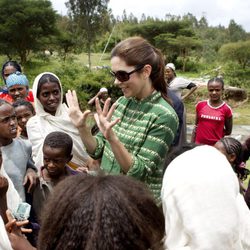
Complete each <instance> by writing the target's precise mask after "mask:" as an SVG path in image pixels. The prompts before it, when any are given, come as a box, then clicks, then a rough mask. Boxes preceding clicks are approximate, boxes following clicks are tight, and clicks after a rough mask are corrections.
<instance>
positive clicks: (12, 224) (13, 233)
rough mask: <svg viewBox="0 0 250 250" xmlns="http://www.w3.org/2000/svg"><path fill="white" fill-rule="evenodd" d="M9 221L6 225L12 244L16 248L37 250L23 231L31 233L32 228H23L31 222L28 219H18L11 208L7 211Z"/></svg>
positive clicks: (18, 249) (17, 249)
mask: <svg viewBox="0 0 250 250" xmlns="http://www.w3.org/2000/svg"><path fill="white" fill-rule="evenodd" d="M6 215H7V218H8V221H9V222H8V223H7V224H6V225H5V228H6V231H7V233H8V236H9V240H10V243H11V246H12V248H13V249H14V250H35V249H36V248H34V247H32V246H31V244H30V243H29V242H28V240H27V239H26V238H25V236H24V235H23V234H22V233H31V232H32V230H31V229H25V228H22V227H23V226H25V225H27V224H28V223H29V221H28V220H26V221H16V220H15V219H14V218H13V217H12V214H11V212H10V211H9V210H7V211H6Z"/></svg>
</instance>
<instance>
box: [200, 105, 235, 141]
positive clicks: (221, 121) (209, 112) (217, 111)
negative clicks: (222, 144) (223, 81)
mask: <svg viewBox="0 0 250 250" xmlns="http://www.w3.org/2000/svg"><path fill="white" fill-rule="evenodd" d="M232 115H233V114H232V110H231V108H230V107H229V106H228V105H227V104H226V103H225V102H223V103H222V104H221V105H220V106H218V107H212V106H211V105H210V104H209V102H208V101H201V102H199V103H198V104H197V105H196V116H197V119H198V123H197V128H196V137H195V143H197V144H207V145H214V144H215V143H216V142H217V141H218V140H220V139H221V138H223V137H224V135H225V134H224V128H225V120H226V119H227V118H230V117H232Z"/></svg>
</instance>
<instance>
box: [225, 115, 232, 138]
mask: <svg viewBox="0 0 250 250" xmlns="http://www.w3.org/2000/svg"><path fill="white" fill-rule="evenodd" d="M232 129H233V117H232V116H231V117H228V118H226V119H225V130H224V133H225V135H231V133H232Z"/></svg>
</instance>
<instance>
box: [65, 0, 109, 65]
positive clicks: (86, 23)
mask: <svg viewBox="0 0 250 250" xmlns="http://www.w3.org/2000/svg"><path fill="white" fill-rule="evenodd" d="M108 2H109V0H69V1H68V2H67V3H66V6H67V8H68V13H69V15H70V17H72V19H73V20H74V21H75V22H76V23H77V27H78V36H80V37H81V39H82V42H83V43H84V45H85V46H86V49H87V53H88V62H89V68H91V48H92V46H93V45H94V44H95V43H96V42H97V38H98V36H100V35H101V34H102V33H103V32H104V31H107V29H109V21H110V20H109V17H110V13H109V11H108V6H107V5H108Z"/></svg>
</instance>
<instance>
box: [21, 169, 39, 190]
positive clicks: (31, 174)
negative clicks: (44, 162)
mask: <svg viewBox="0 0 250 250" xmlns="http://www.w3.org/2000/svg"><path fill="white" fill-rule="evenodd" d="M37 178H38V176H37V174H36V172H35V171H34V170H33V169H32V168H28V170H27V171H26V175H25V177H24V180H23V185H24V186H25V185H26V184H27V183H28V182H29V187H28V191H27V192H28V193H31V192H32V190H33V189H34V188H35V186H36V182H37Z"/></svg>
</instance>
